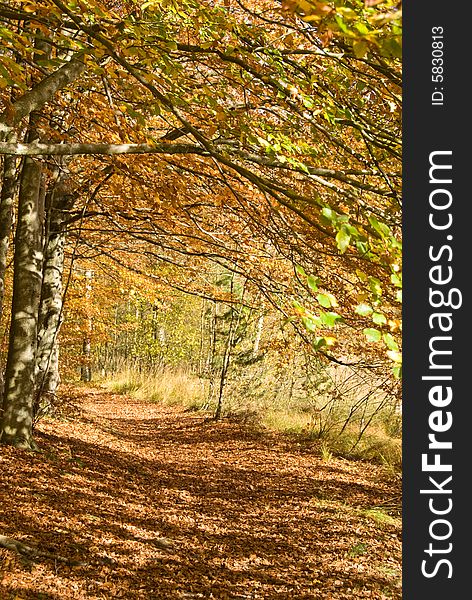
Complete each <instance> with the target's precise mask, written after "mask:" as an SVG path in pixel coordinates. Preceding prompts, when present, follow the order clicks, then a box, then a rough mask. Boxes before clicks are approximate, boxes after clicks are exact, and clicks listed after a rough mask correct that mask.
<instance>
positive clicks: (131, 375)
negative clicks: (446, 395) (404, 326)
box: [105, 369, 402, 471]
mask: <svg viewBox="0 0 472 600" xmlns="http://www.w3.org/2000/svg"><path fill="white" fill-rule="evenodd" d="M105 387H107V388H108V389H109V390H110V391H113V392H116V393H120V394H128V395H129V396H131V397H133V398H135V399H136V400H143V401H146V400H147V401H151V402H156V403H162V404H165V405H167V406H183V407H184V408H186V409H187V410H200V409H201V408H202V407H203V406H205V403H206V399H207V396H208V388H207V385H206V382H204V381H203V380H201V379H199V378H198V377H196V376H195V375H192V374H190V373H188V372H185V371H172V370H160V371H156V372H151V373H137V372H136V371H133V370H131V369H123V370H122V371H120V373H118V374H116V375H115V376H114V378H113V380H111V381H108V382H106V383H105ZM214 408H215V407H214V406H210V407H209V410H210V411H212V410H214ZM231 408H232V404H231V403H228V406H226V412H225V414H226V413H228V414H231V415H233V413H234V414H239V413H240V414H241V415H242V416H244V415H245V414H249V413H250V415H251V417H252V418H251V420H250V423H251V425H252V426H254V427H256V426H262V427H263V428H264V429H267V430H269V431H274V432H281V433H286V434H289V435H295V436H299V437H300V438H302V439H306V440H310V441H313V440H320V442H321V444H320V449H321V452H322V456H323V457H324V460H326V461H329V460H330V458H331V457H332V456H341V457H346V458H351V459H361V460H368V461H371V462H375V463H377V464H381V465H383V466H385V467H387V468H389V469H391V470H392V471H399V470H400V469H401V465H402V443H401V438H400V434H401V427H400V426H399V423H397V422H396V421H395V422H393V421H392V418H391V415H390V414H389V412H388V411H385V414H383V413H381V414H379V416H378V419H377V421H376V422H373V423H372V424H371V425H370V426H369V427H368V428H367V429H366V431H365V432H364V433H363V434H362V435H361V437H359V432H360V429H359V424H354V423H353V424H352V425H349V426H348V427H345V428H344V429H343V428H342V424H343V421H344V418H343V407H342V406H339V407H338V410H337V411H336V413H335V418H336V422H337V424H336V425H335V426H331V427H326V423H325V422H324V420H323V419H325V418H326V417H324V415H323V413H322V412H320V411H315V412H311V413H310V412H307V411H306V410H300V407H298V409H297V407H293V408H291V409H290V408H287V407H282V406H279V407H271V408H267V406H265V405H263V404H262V403H260V405H259V406H256V404H255V403H254V401H252V402H251V406H246V407H243V406H239V410H238V411H232V410H231ZM346 411H348V407H347V408H346ZM244 422H245V423H246V424H247V422H249V421H248V420H247V419H244ZM400 424H401V423H400Z"/></svg>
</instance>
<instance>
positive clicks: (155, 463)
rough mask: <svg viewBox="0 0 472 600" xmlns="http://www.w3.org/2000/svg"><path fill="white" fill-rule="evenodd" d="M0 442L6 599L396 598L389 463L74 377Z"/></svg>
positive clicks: (0, 569)
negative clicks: (70, 408) (73, 409)
mask: <svg viewBox="0 0 472 600" xmlns="http://www.w3.org/2000/svg"><path fill="white" fill-rule="evenodd" d="M74 394H75V396H76V397H77V396H78V395H79V394H80V397H81V401H80V412H79V414H78V416H76V417H75V418H74V419H72V418H63V419H47V420H46V419H44V420H43V421H42V422H41V423H40V424H39V426H38V428H37V432H36V439H37V442H38V445H39V447H40V450H41V451H40V452H36V453H31V452H26V451H21V450H14V449H12V448H6V447H2V448H0V473H1V477H0V498H1V502H0V534H1V535H4V536H8V537H11V538H14V539H15V540H19V541H21V542H22V543H24V544H27V545H28V546H34V547H35V548H38V549H39V550H40V551H42V552H43V553H45V555H44V556H42V557H41V556H37V557H36V559H34V560H33V559H31V558H27V557H24V556H21V555H18V554H16V553H15V552H12V551H11V550H8V549H6V548H0V576H1V582H0V599H1V600H10V599H11V600H13V599H15V600H23V599H24V600H33V599H38V600H39V599H44V600H53V599H54V600H64V599H85V598H87V599H97V600H98V599H108V598H126V599H130V600H131V599H138V598H139V599H146V600H154V599H157V600H159V599H164V600H165V599H174V598H175V599H180V598H186V599H189V600H190V599H197V598H215V599H218V600H224V599H235V600H236V599H244V600H246V599H247V600H249V599H258V598H268V599H271V598H274V599H278V598H280V599H282V598H287V599H288V598H297V599H298V598H300V599H303V598H313V599H318V598H319V599H327V600H330V599H333V600H338V599H347V598H349V599H357V598H374V599H379V600H383V599H390V598H396V599H400V598H401V520H400V515H399V514H398V512H394V511H393V509H391V507H392V506H394V505H395V506H398V503H399V498H400V494H401V482H400V478H399V476H398V475H394V474H392V473H391V472H389V471H388V470H386V469H384V468H382V467H380V466H376V465H373V464H369V463H365V462H352V461H347V460H342V459H337V458H329V457H328V459H326V457H325V460H323V457H322V455H321V454H320V451H319V446H318V445H317V444H315V443H313V442H311V443H309V442H301V441H298V442H297V441H294V439H292V438H289V437H287V436H283V435H281V434H273V433H269V432H266V431H254V430H251V429H249V428H247V427H245V426H243V425H242V424H241V423H238V422H235V421H230V420H226V419H225V420H223V421H221V422H219V423H214V422H208V421H205V419H204V417H203V416H202V415H198V413H186V412H183V410H182V409H180V408H174V407H167V406H162V405H157V404H150V403H145V402H139V401H136V400H131V399H130V398H127V397H126V396H123V395H116V394H112V393H110V392H108V391H106V390H104V389H100V388H94V389H92V388H90V389H87V388H81V389H79V390H77V389H76V390H75V392H74Z"/></svg>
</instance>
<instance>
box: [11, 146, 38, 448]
mask: <svg viewBox="0 0 472 600" xmlns="http://www.w3.org/2000/svg"><path fill="white" fill-rule="evenodd" d="M41 181H42V171H41V163H40V162H39V161H37V160H34V159H31V158H26V159H25V162H24V165H23V169H22V173H21V182H20V190H19V201H18V223H17V227H16V237H15V254H14V277H13V300H12V315H11V324H10V338H9V347H8V358H7V365H6V370H5V385H4V399H3V416H2V423H1V429H0V439H1V442H2V443H4V444H9V445H12V446H16V447H18V448H26V449H33V448H34V447H35V444H34V441H33V437H32V423H33V398H34V364H35V361H34V359H35V351H36V336H37V324H38V309H39V299H40V292H41V278H42V276H41V275H42V244H41V238H42V226H43V219H44V190H43V189H42V186H41Z"/></svg>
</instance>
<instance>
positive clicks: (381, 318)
mask: <svg viewBox="0 0 472 600" xmlns="http://www.w3.org/2000/svg"><path fill="white" fill-rule="evenodd" d="M372 321H373V322H374V323H375V324H376V325H385V323H386V322H387V317H386V316H385V315H383V314H382V313H378V312H375V313H374V314H373V315H372Z"/></svg>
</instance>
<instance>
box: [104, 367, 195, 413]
mask: <svg viewBox="0 0 472 600" xmlns="http://www.w3.org/2000/svg"><path fill="white" fill-rule="evenodd" d="M105 387H106V388H108V389H109V390H111V391H113V392H116V393H118V394H128V395H129V396H131V397H133V398H136V400H148V401H151V402H156V403H157V402H161V403H162V404H165V405H167V406H184V407H185V408H195V409H198V408H200V407H201V406H202V405H203V404H204V401H205V398H206V390H205V385H204V383H203V382H202V380H201V379H199V378H198V377H195V376H194V375H191V374H188V373H185V372H184V371H170V370H165V371H164V370H162V371H158V372H154V373H136V372H134V371H131V370H123V371H121V372H120V373H118V374H116V375H115V376H114V377H113V379H112V380H111V381H108V382H105Z"/></svg>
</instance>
